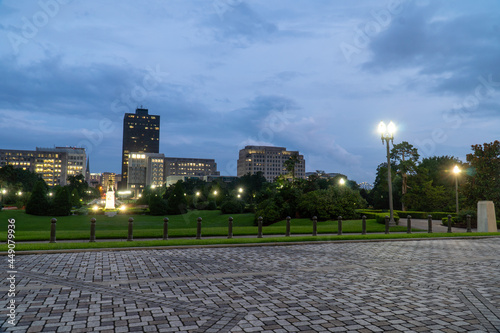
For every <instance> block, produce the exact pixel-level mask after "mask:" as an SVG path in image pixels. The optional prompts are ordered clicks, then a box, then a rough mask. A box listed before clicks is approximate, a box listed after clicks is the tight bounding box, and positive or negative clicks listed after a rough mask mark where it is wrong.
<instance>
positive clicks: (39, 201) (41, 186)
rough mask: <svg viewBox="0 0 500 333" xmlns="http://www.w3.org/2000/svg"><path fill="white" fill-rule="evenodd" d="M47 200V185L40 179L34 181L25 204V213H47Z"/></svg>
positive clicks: (42, 214) (41, 214)
mask: <svg viewBox="0 0 500 333" xmlns="http://www.w3.org/2000/svg"><path fill="white" fill-rule="evenodd" d="M48 212H49V201H48V200H47V185H46V184H45V181H43V180H42V179H41V180H39V181H37V182H36V183H35V186H34V187H33V192H32V193H31V196H30V198H29V200H28V202H27V204H26V214H30V215H40V216H44V215H48Z"/></svg>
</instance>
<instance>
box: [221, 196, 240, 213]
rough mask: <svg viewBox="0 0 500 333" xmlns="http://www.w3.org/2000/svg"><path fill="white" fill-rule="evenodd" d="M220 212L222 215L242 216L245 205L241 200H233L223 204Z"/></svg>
mask: <svg viewBox="0 0 500 333" xmlns="http://www.w3.org/2000/svg"><path fill="white" fill-rule="evenodd" d="M220 210H221V212H222V214H241V213H243V203H242V202H241V200H237V199H231V200H228V201H226V202H224V203H222V205H221V207H220Z"/></svg>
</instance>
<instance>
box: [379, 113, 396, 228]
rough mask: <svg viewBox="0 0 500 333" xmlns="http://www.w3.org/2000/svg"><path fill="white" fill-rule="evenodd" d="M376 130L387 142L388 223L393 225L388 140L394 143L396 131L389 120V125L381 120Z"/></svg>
mask: <svg viewBox="0 0 500 333" xmlns="http://www.w3.org/2000/svg"><path fill="white" fill-rule="evenodd" d="M378 132H379V133H380V138H381V139H382V144H384V141H385V142H386V143H387V182H388V185H389V209H390V211H391V216H390V220H389V224H390V225H395V224H396V222H395V221H394V207H393V205H392V179H391V178H392V173H391V153H390V150H389V141H391V142H392V143H393V144H394V133H395V132H396V125H394V123H393V122H392V121H391V122H390V123H389V125H387V126H386V125H385V123H384V122H383V121H381V122H380V124H379V125H378Z"/></svg>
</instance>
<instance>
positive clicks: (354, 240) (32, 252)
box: [0, 236, 500, 256]
mask: <svg viewBox="0 0 500 333" xmlns="http://www.w3.org/2000/svg"><path fill="white" fill-rule="evenodd" d="M489 238H500V236H458V237H434V238H391V239H353V240H329V241H308V242H269V243H265V242H263V243H247V244H207V245H172V246H168V245H166V246H138V247H120V248H94V249H61V250H31V251H16V255H41V254H60V253H79V252H99V251H147V250H178V249H200V248H232V247H263V246H294V245H313V244H332V243H336V244H345V243H379V242H403V241H404V242H409V241H417V242H419V241H424V240H432V241H438V240H443V239H445V240H448V239H449V240H464V239H489ZM5 255H7V252H6V251H5V252H2V253H0V256H5Z"/></svg>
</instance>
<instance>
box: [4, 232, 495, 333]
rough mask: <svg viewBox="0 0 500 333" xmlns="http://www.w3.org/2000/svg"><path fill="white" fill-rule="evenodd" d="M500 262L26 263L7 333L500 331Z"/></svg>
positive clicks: (261, 255)
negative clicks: (13, 314)
mask: <svg viewBox="0 0 500 333" xmlns="http://www.w3.org/2000/svg"><path fill="white" fill-rule="evenodd" d="M499 253H500V239H499V238H489V239H460V240H458V239H443V240H440V241H435V240H432V241H431V240H419V241H404V242H399V241H393V242H378V243H342V244H336V243H328V244H307V245H294V246H287V247H283V246H262V247H255V248H254V247H243V248H238V247H231V248H193V249H162V250H158V249H154V250H130V251H116V252H115V251H103V252H77V253H57V254H41V255H24V256H18V257H16V262H15V264H16V270H17V273H16V296H15V301H16V305H17V308H16V323H15V325H11V324H9V323H8V321H7V319H8V317H7V314H8V311H7V304H8V301H9V297H8V295H7V293H8V289H9V286H8V282H7V269H6V268H5V269H3V270H2V272H0V277H1V278H2V281H3V282H4V283H3V284H2V285H0V295H1V296H2V297H1V298H0V307H1V311H0V316H1V320H0V331H2V332H135V331H137V332H274V333H278V332H386V331H393V332H402V331H404V332H424V331H427V332H471V331H475V332H500V288H499V287H498V286H499V285H500V256H499ZM2 260H4V261H5V264H4V267H7V258H6V257H4V258H3V259H2Z"/></svg>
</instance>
